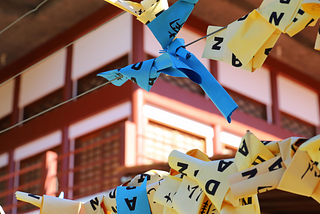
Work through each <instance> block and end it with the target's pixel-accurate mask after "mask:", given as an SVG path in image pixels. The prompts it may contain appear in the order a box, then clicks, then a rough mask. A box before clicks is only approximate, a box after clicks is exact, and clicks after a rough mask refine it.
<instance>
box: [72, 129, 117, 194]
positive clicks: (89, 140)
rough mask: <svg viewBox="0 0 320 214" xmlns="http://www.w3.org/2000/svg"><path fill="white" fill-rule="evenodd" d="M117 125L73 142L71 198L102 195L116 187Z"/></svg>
mask: <svg viewBox="0 0 320 214" xmlns="http://www.w3.org/2000/svg"><path fill="white" fill-rule="evenodd" d="M120 129H121V128H120V124H116V125H113V126H110V127H106V128H103V129H101V130H98V131H95V132H93V133H91V134H89V135H86V136H83V137H80V138H78V139H76V141H75V162H74V163H75V170H74V191H73V197H74V198H79V197H82V196H86V195H90V194H94V193H97V192H102V191H104V190H107V189H110V188H112V187H114V186H117V185H118V184H119V178H118V177H117V172H116V169H117V168H118V167H119V166H120V159H121V157H120V154H121V151H120Z"/></svg>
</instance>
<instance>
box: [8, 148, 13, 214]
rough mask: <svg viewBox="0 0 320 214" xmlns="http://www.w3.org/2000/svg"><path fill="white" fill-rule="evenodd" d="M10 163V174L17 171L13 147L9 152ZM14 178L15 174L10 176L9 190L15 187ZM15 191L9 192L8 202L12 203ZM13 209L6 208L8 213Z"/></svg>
mask: <svg viewBox="0 0 320 214" xmlns="http://www.w3.org/2000/svg"><path fill="white" fill-rule="evenodd" d="M8 153H9V164H8V175H11V174H13V173H14V172H15V163H14V159H13V149H11V150H10V151H9V152H8ZM14 178H15V176H10V178H9V179H8V183H7V190H12V189H13V188H14ZM12 198H13V193H11V194H8V195H7V198H6V202H7V204H12V203H13V201H12ZM11 212H12V210H11V209H8V210H6V214H11Z"/></svg>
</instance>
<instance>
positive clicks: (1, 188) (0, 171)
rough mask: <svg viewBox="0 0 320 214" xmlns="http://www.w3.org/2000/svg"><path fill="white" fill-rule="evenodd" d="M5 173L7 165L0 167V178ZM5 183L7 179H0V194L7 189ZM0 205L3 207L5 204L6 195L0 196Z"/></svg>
mask: <svg viewBox="0 0 320 214" xmlns="http://www.w3.org/2000/svg"><path fill="white" fill-rule="evenodd" d="M7 174H8V167H7V166H5V167H1V168H0V179H1V178H2V177H3V176H5V175H7ZM7 183H8V181H7V180H2V181H0V194H1V193H4V192H6V191H7V190H8V187H7ZM4 194H5V193H4ZM0 205H1V206H3V207H4V206H6V205H7V201H6V195H2V196H0Z"/></svg>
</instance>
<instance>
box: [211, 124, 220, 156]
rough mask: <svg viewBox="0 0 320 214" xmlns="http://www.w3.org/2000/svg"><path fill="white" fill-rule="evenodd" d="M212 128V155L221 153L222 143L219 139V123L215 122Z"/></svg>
mask: <svg viewBox="0 0 320 214" xmlns="http://www.w3.org/2000/svg"><path fill="white" fill-rule="evenodd" d="M213 130H214V137H213V155H218V154H222V143H221V141H220V133H221V126H220V125H219V124H216V125H215V126H213Z"/></svg>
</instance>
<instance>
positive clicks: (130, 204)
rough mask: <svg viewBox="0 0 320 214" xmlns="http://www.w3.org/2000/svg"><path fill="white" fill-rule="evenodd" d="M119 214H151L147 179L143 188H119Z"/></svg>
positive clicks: (117, 198)
mask: <svg viewBox="0 0 320 214" xmlns="http://www.w3.org/2000/svg"><path fill="white" fill-rule="evenodd" d="M116 203H117V213H118V214H128V213H132V214H141V213H144V214H151V211H150V206H149V200H148V195H147V179H144V181H143V183H142V184H141V186H119V187H117V197H116Z"/></svg>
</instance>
